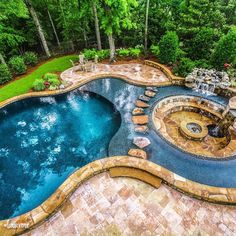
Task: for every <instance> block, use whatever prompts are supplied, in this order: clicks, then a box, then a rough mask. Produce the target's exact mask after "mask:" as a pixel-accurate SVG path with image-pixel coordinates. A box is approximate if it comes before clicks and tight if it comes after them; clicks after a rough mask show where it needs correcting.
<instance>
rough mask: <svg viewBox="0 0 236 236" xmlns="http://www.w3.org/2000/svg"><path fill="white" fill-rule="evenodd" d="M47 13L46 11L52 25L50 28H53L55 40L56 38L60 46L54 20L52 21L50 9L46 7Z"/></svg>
mask: <svg viewBox="0 0 236 236" xmlns="http://www.w3.org/2000/svg"><path fill="white" fill-rule="evenodd" d="M47 13H48V17H49V20H50V22H51V25H52V28H53V32H54V35H55V37H56V40H57V45H58V46H59V47H60V46H61V43H60V41H59V38H58V34H57V31H56V28H55V25H54V22H53V20H52V17H51V13H50V11H49V10H48V9H47Z"/></svg>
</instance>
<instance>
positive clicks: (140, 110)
mask: <svg viewBox="0 0 236 236" xmlns="http://www.w3.org/2000/svg"><path fill="white" fill-rule="evenodd" d="M132 114H133V115H142V114H144V110H143V108H140V107H136V108H134V110H133V111H132Z"/></svg>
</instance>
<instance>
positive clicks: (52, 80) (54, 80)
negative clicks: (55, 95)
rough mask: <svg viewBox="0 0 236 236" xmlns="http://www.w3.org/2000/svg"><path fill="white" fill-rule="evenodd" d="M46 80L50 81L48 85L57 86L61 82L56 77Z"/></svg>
mask: <svg viewBox="0 0 236 236" xmlns="http://www.w3.org/2000/svg"><path fill="white" fill-rule="evenodd" d="M48 82H49V83H50V86H53V87H57V88H58V86H59V85H60V84H61V82H60V80H59V79H56V78H51V79H49V80H48Z"/></svg>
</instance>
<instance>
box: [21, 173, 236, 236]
mask: <svg viewBox="0 0 236 236" xmlns="http://www.w3.org/2000/svg"><path fill="white" fill-rule="evenodd" d="M25 235H27V236H31V235H37V236H41V235H42V236H52V235H55V236H60V235H62V236H70V235H83V236H85V235H86V236H87V235H99V236H100V235H101V236H102V235H108V236H110V235H133V236H141V235H143V236H144V235H204V236H205V235H214V236H217V235H236V207H233V206H222V205H215V204H210V203H207V202H202V201H198V200H195V199H192V198H190V197H188V196H186V195H184V194H182V193H179V192H177V191H176V190H173V189H171V188H169V187H167V186H166V185H164V184H162V185H161V187H160V188H159V189H155V188H153V187H151V186H150V185H148V184H145V183H143V182H141V181H138V180H134V179H130V178H114V179H112V178H110V177H109V175H108V173H103V174H99V175H97V176H95V177H93V178H91V179H89V180H88V181H87V182H85V183H84V184H83V185H81V186H80V187H79V188H78V189H77V190H76V192H75V193H74V194H73V195H72V196H71V197H70V199H69V200H68V202H67V203H66V204H65V205H64V207H63V208H62V209H61V210H59V211H58V212H57V213H56V214H55V215H54V216H52V217H51V218H50V219H49V220H48V221H47V222H45V223H44V224H42V225H41V226H39V227H38V228H36V229H34V230H33V231H31V232H29V233H27V234H25Z"/></svg>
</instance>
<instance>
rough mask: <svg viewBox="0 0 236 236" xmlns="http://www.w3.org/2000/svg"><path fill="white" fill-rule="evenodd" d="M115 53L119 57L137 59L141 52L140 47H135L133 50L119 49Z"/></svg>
mask: <svg viewBox="0 0 236 236" xmlns="http://www.w3.org/2000/svg"><path fill="white" fill-rule="evenodd" d="M116 52H117V54H118V56H120V57H132V58H138V57H139V56H140V54H141V52H142V51H141V47H139V46H137V47H135V48H120V49H117V50H116Z"/></svg>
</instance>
